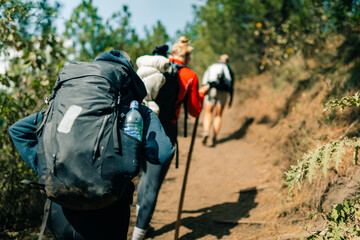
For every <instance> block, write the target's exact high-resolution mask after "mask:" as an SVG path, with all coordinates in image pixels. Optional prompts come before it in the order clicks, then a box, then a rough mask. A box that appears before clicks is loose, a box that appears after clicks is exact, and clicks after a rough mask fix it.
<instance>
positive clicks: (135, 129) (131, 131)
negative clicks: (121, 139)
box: [123, 100, 143, 141]
mask: <svg viewBox="0 0 360 240" xmlns="http://www.w3.org/2000/svg"><path fill="white" fill-rule="evenodd" d="M138 109H139V103H138V102H137V101H135V100H134V101H131V103H130V111H129V112H128V113H127V114H126V116H125V121H124V124H123V131H124V132H125V133H126V134H128V135H130V136H133V137H135V138H136V139H138V140H139V141H142V134H143V119H142V117H141V114H140V113H139V111H138Z"/></svg>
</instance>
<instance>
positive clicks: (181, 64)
mask: <svg viewBox="0 0 360 240" xmlns="http://www.w3.org/2000/svg"><path fill="white" fill-rule="evenodd" d="M192 50H193V47H191V46H190V44H189V40H188V39H187V38H186V37H180V40H179V42H177V43H175V44H174V45H173V46H172V50H171V56H170V57H169V61H170V62H171V63H173V64H176V65H177V67H178V69H179V70H178V74H179V82H180V89H179V90H178V95H177V99H176V101H175V104H174V105H173V108H172V109H171V110H172V111H173V112H175V114H169V115H168V116H171V117H167V118H162V114H161V111H162V108H161V107H160V115H159V119H160V121H161V123H162V125H163V127H164V130H165V133H166V134H167V136H168V137H169V138H170V141H171V142H172V143H173V145H175V143H176V139H177V134H178V131H177V120H178V118H179V115H180V109H181V105H182V104H186V106H187V112H188V113H189V114H190V115H191V116H193V117H198V116H199V115H200V112H201V110H202V107H203V100H204V97H205V94H206V93H207V91H209V89H210V86H209V85H205V86H202V87H201V88H200V89H199V80H198V77H197V75H196V73H195V72H194V71H193V70H191V69H190V68H188V67H186V66H187V65H188V64H189V63H190V60H191V52H192ZM160 91H161V90H160ZM174 94H176V93H173V94H172V95H174ZM159 95H160V93H159ZM185 96H188V97H186V98H185ZM170 163H171V160H170V161H168V162H166V163H164V164H162V165H155V164H151V163H148V162H146V166H144V167H143V173H142V175H141V178H140V182H139V185H138V189H137V204H136V210H137V221H136V226H135V228H134V231H133V235H132V240H139V239H143V238H144V237H145V234H146V231H147V229H148V228H149V223H150V221H151V217H152V214H153V212H154V210H155V205H156V200H157V197H158V194H159V190H160V187H161V184H162V182H163V180H164V178H165V175H166V173H167V171H168V169H169V167H170Z"/></svg>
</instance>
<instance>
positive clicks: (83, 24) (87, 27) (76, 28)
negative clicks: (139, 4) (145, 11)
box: [64, 0, 169, 61]
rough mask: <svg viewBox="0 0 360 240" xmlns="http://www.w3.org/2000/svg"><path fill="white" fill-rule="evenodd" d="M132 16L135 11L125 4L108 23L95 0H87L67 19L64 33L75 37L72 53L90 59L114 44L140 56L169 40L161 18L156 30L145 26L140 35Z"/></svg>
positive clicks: (75, 56) (134, 56) (73, 38)
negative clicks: (130, 10)
mask: <svg viewBox="0 0 360 240" xmlns="http://www.w3.org/2000/svg"><path fill="white" fill-rule="evenodd" d="M130 18H131V13H130V12H129V9H128V7H127V6H126V5H124V6H123V7H122V11H118V12H115V13H113V14H112V16H111V17H110V18H109V19H107V20H106V21H105V23H104V22H103V19H102V18H101V17H100V16H98V14H97V8H96V7H95V6H93V3H92V0H83V1H82V2H81V3H80V5H79V6H77V7H76V8H75V9H74V12H73V14H72V15H71V17H70V19H69V20H68V21H67V22H66V30H65V33H64V35H65V37H66V38H69V39H71V40H72V43H73V48H72V51H71V54H73V55H74V58H75V59H76V60H80V61H90V60H92V59H94V58H95V57H96V56H97V55H98V54H100V53H101V52H103V51H106V50H109V49H112V48H114V49H119V50H123V51H126V52H127V53H128V54H129V55H130V56H131V58H132V59H133V60H136V58H138V57H139V56H141V55H145V54H151V52H152V50H153V49H154V48H155V46H156V45H162V44H165V43H166V42H167V41H168V40H169V36H168V35H167V33H166V30H165V27H164V26H163V25H162V24H161V22H157V24H156V26H154V27H153V28H152V31H149V30H148V29H145V33H146V34H145V35H146V37H145V39H140V38H139V36H138V35H137V34H136V31H135V29H134V28H133V27H131V26H130V25H129V22H130Z"/></svg>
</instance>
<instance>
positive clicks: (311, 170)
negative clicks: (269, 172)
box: [285, 139, 360, 192]
mask: <svg viewBox="0 0 360 240" xmlns="http://www.w3.org/2000/svg"><path fill="white" fill-rule="evenodd" d="M347 147H353V148H354V163H355V164H357V163H358V149H359V147H360V139H354V140H352V139H345V140H341V141H332V142H330V143H327V144H324V145H322V146H320V147H318V148H316V149H315V150H313V151H312V152H310V153H309V154H305V155H304V156H303V157H302V158H301V159H299V160H297V165H291V166H290V168H291V170H289V171H288V172H286V173H285V174H286V184H287V185H288V187H289V192H290V191H292V189H293V188H294V186H295V184H297V186H298V188H299V189H301V184H302V183H303V181H304V179H305V178H308V179H309V181H310V182H311V181H312V179H313V177H314V176H316V175H317V171H318V170H319V169H321V170H322V172H323V174H324V175H325V176H326V174H327V171H328V170H329V168H331V167H333V165H335V168H337V167H338V165H339V163H341V162H342V156H343V155H344V153H345V152H346V148H347Z"/></svg>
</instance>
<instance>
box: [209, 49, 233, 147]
mask: <svg viewBox="0 0 360 240" xmlns="http://www.w3.org/2000/svg"><path fill="white" fill-rule="evenodd" d="M228 63H229V56H228V55H227V54H224V55H221V56H220V59H219V61H218V62H217V63H214V64H212V65H211V66H209V67H208V68H207V70H206V72H205V74H204V77H203V79H202V84H203V85H206V84H209V85H210V86H212V87H211V89H210V91H209V94H208V95H206V96H205V99H204V109H205V115H204V120H203V129H204V132H203V141H202V143H203V144H204V145H206V144H207V141H208V138H209V131H210V128H211V126H213V130H214V133H213V139H212V146H213V147H215V145H216V139H217V136H218V134H219V131H220V127H221V118H222V114H223V111H224V107H225V104H226V102H227V99H228V96H229V95H230V101H229V107H230V106H231V103H232V98H233V91H234V90H233V89H234V87H233V86H234V74H233V72H232V70H231V68H230V67H229V65H228ZM215 108H216V114H215V118H214V120H213V119H212V118H213V112H214V109H215Z"/></svg>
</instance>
